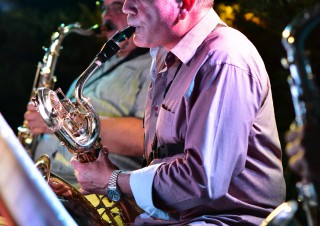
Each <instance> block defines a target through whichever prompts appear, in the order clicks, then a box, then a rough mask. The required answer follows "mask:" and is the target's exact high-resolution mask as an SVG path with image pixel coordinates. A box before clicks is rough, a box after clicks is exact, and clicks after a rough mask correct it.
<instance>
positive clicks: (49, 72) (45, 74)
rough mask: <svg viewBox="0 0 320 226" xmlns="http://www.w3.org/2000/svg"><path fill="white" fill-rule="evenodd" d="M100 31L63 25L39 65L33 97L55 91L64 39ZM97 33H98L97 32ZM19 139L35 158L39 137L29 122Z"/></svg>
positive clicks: (20, 130)
mask: <svg viewBox="0 0 320 226" xmlns="http://www.w3.org/2000/svg"><path fill="white" fill-rule="evenodd" d="M98 30H99V28H98V26H97V25H94V26H93V27H92V28H90V29H81V25H80V24H79V23H78V22H76V23H73V24H70V25H67V26H65V25H64V24H61V25H60V26H59V27H58V31H56V32H54V33H53V34H52V35H51V43H50V47H49V48H44V50H45V55H44V57H43V59H42V62H39V63H38V65H37V70H36V75H35V79H34V82H33V86H32V90H31V97H30V100H31V99H32V97H34V95H35V93H36V91H37V89H38V88H40V87H46V88H51V89H53V87H54V85H55V83H56V81H57V78H56V76H55V75H54V71H55V67H56V63H57V59H58V57H59V53H60V49H61V48H62V46H61V43H62V41H63V40H64V38H65V37H66V36H67V35H68V34H70V33H77V34H80V35H86V36H89V35H93V34H95V33H97V32H98ZM96 31H97V32H96ZM18 138H19V141H20V142H21V144H22V146H23V147H24V148H25V149H26V150H27V152H28V154H29V155H30V156H31V157H33V154H34V151H35V148H36V145H37V140H38V136H35V135H33V134H32V133H31V132H30V130H29V129H28V128H27V121H26V120H24V122H23V124H22V126H19V127H18Z"/></svg>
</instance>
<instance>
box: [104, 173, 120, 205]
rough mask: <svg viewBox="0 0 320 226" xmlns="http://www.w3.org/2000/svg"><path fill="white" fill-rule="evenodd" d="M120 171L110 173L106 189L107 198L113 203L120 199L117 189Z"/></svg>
mask: <svg viewBox="0 0 320 226" xmlns="http://www.w3.org/2000/svg"><path fill="white" fill-rule="evenodd" d="M121 172H122V170H115V171H113V172H112V174H111V177H110V181H109V184H108V187H107V197H108V198H109V199H110V200H111V201H114V202H118V201H119V200H120V199H121V191H120V190H119V188H118V187H117V179H118V175H119V174H120V173H121Z"/></svg>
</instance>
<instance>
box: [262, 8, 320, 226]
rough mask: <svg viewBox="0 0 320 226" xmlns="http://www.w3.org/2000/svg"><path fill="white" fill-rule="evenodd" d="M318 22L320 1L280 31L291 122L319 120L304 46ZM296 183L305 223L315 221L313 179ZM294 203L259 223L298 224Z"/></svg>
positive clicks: (315, 90)
mask: <svg viewBox="0 0 320 226" xmlns="http://www.w3.org/2000/svg"><path fill="white" fill-rule="evenodd" d="M319 23H320V5H319V4H318V5H316V6H315V7H314V8H313V9H311V10H307V11H305V12H304V13H303V14H302V15H299V16H297V17H295V18H294V19H293V20H292V22H291V23H290V24H289V25H287V26H286V27H285V29H284V30H283V32H282V44H283V47H284V48H285V50H286V52H287V57H286V58H285V59H282V64H283V66H284V67H285V68H287V69H289V70H290V75H289V77H288V83H289V86H290V92H291V97H292V102H293V107H294V112H295V121H294V123H293V124H292V126H296V125H298V126H305V125H306V124H307V123H308V124H311V125H313V124H314V123H319V119H320V109H319V107H320V105H319V103H320V95H319V87H318V86H317V84H316V77H315V74H314V73H313V71H312V67H311V64H310V62H309V58H308V56H307V51H306V49H305V47H306V46H305V42H306V39H307V37H308V36H309V35H310V34H311V32H312V31H314V29H315V28H316V26H318V25H319ZM315 151H318V150H315ZM296 186H297V189H298V195H299V197H298V200H299V202H301V204H302V207H303V210H304V212H305V215H306V220H307V223H308V226H317V225H319V223H320V222H319V219H318V218H319V216H318V208H319V206H318V198H317V193H316V190H315V187H314V184H313V182H312V181H311V180H310V178H301V181H300V182H298V183H297V184H296ZM298 207H299V206H298V202H297V201H296V200H290V201H288V202H286V203H283V204H282V205H280V206H279V207H278V208H277V209H276V210H274V211H273V212H272V213H271V214H270V215H269V216H268V217H267V218H266V219H265V221H264V222H263V223H262V224H261V226H266V225H268V226H286V225H289V224H290V225H300V223H299V222H297V221H295V220H294V217H295V213H296V211H297V210H298Z"/></svg>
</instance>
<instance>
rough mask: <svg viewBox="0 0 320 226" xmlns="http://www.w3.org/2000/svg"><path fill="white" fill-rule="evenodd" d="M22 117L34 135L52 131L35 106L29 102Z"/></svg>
mask: <svg viewBox="0 0 320 226" xmlns="http://www.w3.org/2000/svg"><path fill="white" fill-rule="evenodd" d="M24 119H25V120H26V121H27V127H28V128H29V130H30V132H31V133H32V134H34V135H38V134H42V133H49V134H52V133H53V132H52V131H51V130H50V129H49V128H48V126H47V124H46V123H45V122H44V120H43V118H42V117H41V115H40V113H39V112H38V111H37V108H36V107H35V106H34V105H33V103H32V102H30V103H29V104H28V106H27V111H26V113H25V114H24Z"/></svg>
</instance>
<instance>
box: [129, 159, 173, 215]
mask: <svg viewBox="0 0 320 226" xmlns="http://www.w3.org/2000/svg"><path fill="white" fill-rule="evenodd" d="M159 166H161V163H160V164H155V165H150V166H148V167H144V168H142V169H140V170H135V171H132V172H131V175H130V187H131V190H132V193H133V196H134V199H135V201H136V203H137V205H138V206H139V207H140V208H141V209H143V210H144V211H145V212H147V213H148V214H149V215H150V216H153V217H156V218H160V219H164V220H169V219H170V217H169V214H168V213H167V212H165V211H162V210H160V209H158V208H156V207H155V206H154V204H153V200H152V190H153V188H152V187H153V179H154V175H155V174H156V172H157V169H158V168H159ZM141 188H144V189H143V190H142V189H141Z"/></svg>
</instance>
